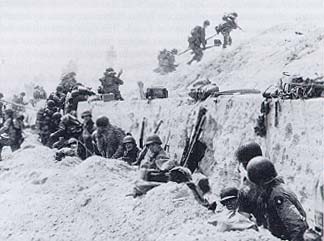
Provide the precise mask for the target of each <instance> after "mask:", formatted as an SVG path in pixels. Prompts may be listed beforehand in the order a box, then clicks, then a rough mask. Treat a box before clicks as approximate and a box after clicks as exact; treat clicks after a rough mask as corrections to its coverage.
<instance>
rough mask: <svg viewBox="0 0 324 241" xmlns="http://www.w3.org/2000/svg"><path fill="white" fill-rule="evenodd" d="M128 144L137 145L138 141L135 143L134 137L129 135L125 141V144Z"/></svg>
mask: <svg viewBox="0 0 324 241" xmlns="http://www.w3.org/2000/svg"><path fill="white" fill-rule="evenodd" d="M126 143H133V144H136V141H135V139H134V137H132V136H131V135H127V136H125V137H124V139H123V144H126Z"/></svg>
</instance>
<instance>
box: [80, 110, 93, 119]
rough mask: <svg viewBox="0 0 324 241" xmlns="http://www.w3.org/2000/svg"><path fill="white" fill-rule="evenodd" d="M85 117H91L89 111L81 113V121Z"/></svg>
mask: <svg viewBox="0 0 324 241" xmlns="http://www.w3.org/2000/svg"><path fill="white" fill-rule="evenodd" d="M86 116H90V117H92V114H91V111H90V110H86V111H83V112H82V114H81V118H82V119H83V118H84V117H86Z"/></svg>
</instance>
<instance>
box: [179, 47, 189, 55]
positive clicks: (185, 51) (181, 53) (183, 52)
mask: <svg viewBox="0 0 324 241" xmlns="http://www.w3.org/2000/svg"><path fill="white" fill-rule="evenodd" d="M189 50H190V48H187V49H186V50H184V51H182V52H180V53H178V54H177V55H178V56H180V55H183V54H185V53H187V52H188V51H189Z"/></svg>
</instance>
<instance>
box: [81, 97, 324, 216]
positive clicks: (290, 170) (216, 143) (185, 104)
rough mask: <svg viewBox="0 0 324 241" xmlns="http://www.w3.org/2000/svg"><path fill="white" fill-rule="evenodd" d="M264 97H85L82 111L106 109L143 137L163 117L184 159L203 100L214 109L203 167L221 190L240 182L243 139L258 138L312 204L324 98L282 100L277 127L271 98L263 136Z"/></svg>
mask: <svg viewBox="0 0 324 241" xmlns="http://www.w3.org/2000/svg"><path fill="white" fill-rule="evenodd" d="M262 100H263V99H262V98H261V97H260V96H259V95H243V96H239V95H237V96H235V95H234V96H222V97H219V98H218V99H217V100H207V101H205V102H203V103H198V104H197V103H196V104H195V103H192V102H190V101H189V100H186V99H171V98H170V99H164V100H153V101H151V102H147V101H144V100H134V101H123V102H93V103H86V102H83V103H80V106H79V110H78V113H79V114H80V113H81V112H82V110H85V109H91V110H92V113H93V116H94V119H95V118H96V117H97V116H99V115H106V116H108V117H109V119H110V121H111V123H112V124H114V125H117V126H120V127H121V128H123V129H124V130H125V131H126V132H131V133H132V134H133V136H134V137H135V138H136V139H137V140H138V139H139V135H140V129H141V123H142V120H143V118H144V117H145V118H146V120H147V121H146V129H145V136H148V135H149V134H151V133H152V132H153V130H154V128H155V127H156V125H157V123H158V122H159V121H160V120H163V124H162V125H161V128H160V130H159V132H158V134H159V135H160V136H161V138H162V140H163V141H165V140H166V139H167V136H168V135H170V138H169V145H170V156H171V157H172V158H177V159H180V157H181V154H182V150H183V148H184V145H185V136H186V134H188V133H190V132H191V129H192V127H193V125H194V123H195V120H196V114H197V111H198V109H199V106H201V105H203V106H205V107H206V108H207V109H208V112H207V120H206V124H205V127H204V132H203V135H202V140H203V141H205V142H206V144H207V146H208V149H207V152H206V155H205V157H204V159H203V161H202V163H201V170H202V171H203V172H204V173H205V174H206V175H208V176H209V177H210V179H211V183H212V186H213V190H214V191H215V192H216V193H219V190H220V189H221V188H222V187H224V186H225V185H231V184H233V185H238V184H239V180H240V177H239V174H238V171H237V162H236V160H235V158H234V152H235V150H236V149H237V148H238V146H239V145H241V144H244V143H246V142H249V141H256V142H257V143H259V144H260V145H261V146H262V149H263V151H264V153H265V155H266V156H267V157H269V158H270V159H271V160H272V161H273V162H274V163H275V165H276V168H277V170H278V172H279V174H280V175H281V176H283V177H284V179H285V181H286V183H288V185H289V186H290V187H291V189H292V190H293V191H295V192H296V193H297V195H298V196H299V198H300V200H301V201H302V203H303V204H304V205H305V208H306V209H309V210H310V207H311V205H312V204H313V203H312V195H313V188H314V185H313V184H314V181H315V177H316V176H317V175H318V174H319V173H320V172H321V170H323V162H324V148H323V141H324V140H323V139H324V138H323V134H324V116H323V115H324V99H323V98H319V99H312V100H305V101H301V100H285V101H281V102H280V111H279V112H278V125H277V126H276V127H275V126H274V121H275V111H274V103H271V107H272V108H271V111H270V113H269V115H268V133H267V136H266V137H263V138H261V137H258V136H256V135H255V134H254V126H255V123H256V119H257V116H258V115H259V113H260V104H261V102H262ZM169 133H170V134H169Z"/></svg>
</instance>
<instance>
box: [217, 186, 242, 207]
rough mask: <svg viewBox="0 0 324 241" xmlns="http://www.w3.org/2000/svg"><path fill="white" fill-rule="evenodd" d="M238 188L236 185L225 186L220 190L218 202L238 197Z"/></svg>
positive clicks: (222, 202)
mask: <svg viewBox="0 0 324 241" xmlns="http://www.w3.org/2000/svg"><path fill="white" fill-rule="evenodd" d="M238 193H239V190H238V189H237V188H236V187H226V188H223V189H222V190H221V193H220V198H221V200H220V203H221V204H224V202H225V201H226V200H230V199H234V198H238Z"/></svg>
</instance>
